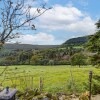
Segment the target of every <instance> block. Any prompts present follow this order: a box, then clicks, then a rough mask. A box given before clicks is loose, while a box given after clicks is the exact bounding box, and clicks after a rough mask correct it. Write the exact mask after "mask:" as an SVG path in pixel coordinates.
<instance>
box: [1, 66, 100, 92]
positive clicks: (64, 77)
mask: <svg viewBox="0 0 100 100" xmlns="http://www.w3.org/2000/svg"><path fill="white" fill-rule="evenodd" d="M3 69H4V67H3V66H1V67H0V73H1V72H2V71H3ZM90 70H92V71H93V75H99V74H100V69H96V68H94V67H92V66H83V67H81V68H78V67H77V66H67V65H66V66H65V65H64V66H31V65H25V66H24V65H21V66H9V67H8V69H7V70H6V71H5V72H4V73H3V74H2V76H0V82H1V83H2V85H3V86H4V87H6V86H11V85H12V84H16V85H18V88H19V89H20V90H22V89H24V88H26V87H30V88H32V87H33V88H39V79H40V77H42V78H43V91H44V92H52V93H56V92H68V93H72V92H73V91H74V92H78V93H81V92H83V91H86V88H85V85H84V84H87V85H88V74H89V71H90ZM70 72H72V76H73V78H72V77H71V73H70ZM30 75H32V76H33V80H32V76H30ZM21 76H26V77H24V78H23V77H21ZM11 77H12V78H11ZM10 78H11V79H10Z"/></svg>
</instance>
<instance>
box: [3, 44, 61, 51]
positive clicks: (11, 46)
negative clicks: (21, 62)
mask: <svg viewBox="0 0 100 100" xmlns="http://www.w3.org/2000/svg"><path fill="white" fill-rule="evenodd" d="M58 46H59V45H31V44H5V45H4V49H7V50H30V49H49V48H56V47H58Z"/></svg>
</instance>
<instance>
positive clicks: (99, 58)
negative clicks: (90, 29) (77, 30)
mask: <svg viewBox="0 0 100 100" xmlns="http://www.w3.org/2000/svg"><path fill="white" fill-rule="evenodd" d="M96 26H97V28H98V30H97V32H96V33H95V34H94V35H93V36H91V38H90V39H89V41H88V43H87V49H88V50H89V51H91V52H93V53H94V55H93V56H92V57H91V60H92V62H95V64H98V65H100V20H99V21H98V22H97V23H96Z"/></svg>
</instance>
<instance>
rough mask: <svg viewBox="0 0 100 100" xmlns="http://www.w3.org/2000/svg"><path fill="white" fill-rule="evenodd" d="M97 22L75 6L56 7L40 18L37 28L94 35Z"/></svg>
mask: <svg viewBox="0 0 100 100" xmlns="http://www.w3.org/2000/svg"><path fill="white" fill-rule="evenodd" d="M94 23H95V21H94V20H92V19H91V17H90V16H89V15H86V13H83V12H82V11H80V10H79V9H77V8H76V7H73V6H66V7H65V6H61V5H55V6H54V9H51V10H50V11H47V12H46V13H45V14H43V15H42V16H40V17H39V21H38V23H37V27H38V28H40V29H46V30H52V31H53V30H56V31H57V30H62V31H66V32H80V33H85V34H92V33H94V31H95V25H94Z"/></svg>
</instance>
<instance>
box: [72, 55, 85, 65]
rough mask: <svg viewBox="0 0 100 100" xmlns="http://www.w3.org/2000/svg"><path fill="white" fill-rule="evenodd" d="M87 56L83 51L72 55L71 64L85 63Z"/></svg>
mask: <svg viewBox="0 0 100 100" xmlns="http://www.w3.org/2000/svg"><path fill="white" fill-rule="evenodd" d="M85 64H86V57H85V56H84V54H82V53H76V54H74V55H73V56H72V57H71V65H79V67H80V66H81V65H85Z"/></svg>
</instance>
